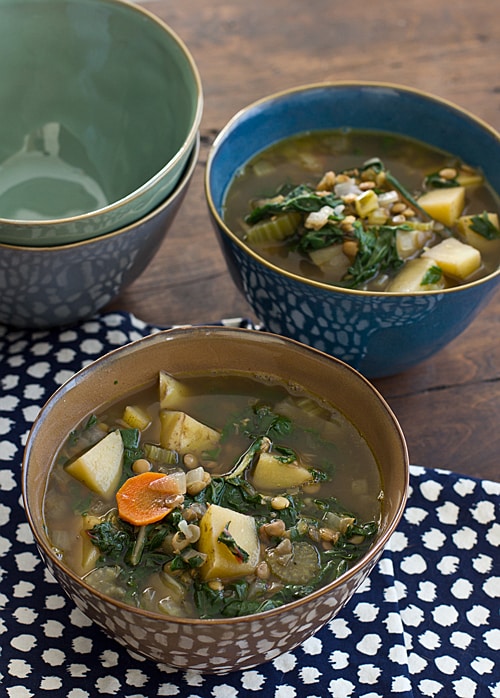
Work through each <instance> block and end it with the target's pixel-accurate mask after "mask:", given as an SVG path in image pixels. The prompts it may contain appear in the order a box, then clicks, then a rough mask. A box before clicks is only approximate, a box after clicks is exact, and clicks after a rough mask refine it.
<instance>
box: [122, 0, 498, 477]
mask: <svg viewBox="0 0 500 698" xmlns="http://www.w3.org/2000/svg"><path fill="white" fill-rule="evenodd" d="M139 4H141V5H142V6H143V7H144V8H145V9H147V10H148V11H150V12H152V13H153V14H155V15H157V16H158V17H160V18H161V19H163V20H164V21H166V22H167V23H168V24H169V25H170V26H171V27H172V29H173V30H174V31H175V32H176V33H177V34H178V35H179V36H180V37H181V38H182V39H183V41H184V42H185V43H186V45H187V46H188V48H189V50H190V51H191V53H192V55H193V58H194V60H195V62H196V63H197V65H198V68H199V70H200V74H201V79H202V84H203V89H204V100H205V106H204V115H203V120H202V127H201V137H202V147H201V152H200V158H199V163H198V166H197V169H196V172H195V176H194V178H193V181H192V183H191V186H190V189H189V191H188V194H187V196H186V199H185V202H184V204H183V206H182V208H181V210H180V212H179V214H178V216H177V218H176V220H175V222H174V225H173V227H172V229H171V231H170V232H169V234H168V236H167V238H166V240H165V242H164V244H163V246H162V247H161V249H160V251H159V253H158V254H157V256H156V257H155V259H154V260H153V261H152V262H151V264H150V265H149V267H148V268H147V269H146V271H145V272H144V273H143V275H142V276H141V277H140V278H139V279H138V280H137V281H136V282H135V283H134V284H133V285H132V286H130V287H129V288H128V289H127V290H126V291H125V292H124V293H122V295H121V296H120V297H119V298H118V299H116V300H115V301H114V302H113V304H112V305H111V306H110V307H112V308H115V309H117V308H119V309H123V310H127V311H129V312H132V313H134V314H135V315H137V317H139V318H141V319H142V320H145V321H147V322H151V323H153V324H155V325H158V326H167V325H171V324H182V323H197V322H198V323H199V322H211V321H216V320H219V319H220V318H223V317H225V318H227V317H240V316H243V317H249V318H252V319H255V318H254V317H253V315H252V313H251V311H250V309H249V307H248V305H247V304H246V301H245V300H244V298H243V297H242V296H241V295H240V294H239V292H238V291H237V290H236V288H235V286H234V284H233V282H232V281H231V279H230V277H229V274H228V272H227V269H226V265H225V262H224V259H223V257H222V254H221V252H220V249H219V247H218V243H217V241H216V238H215V235H214V232H213V230H212V228H211V224H210V220H209V217H208V211H207V206H206V202H205V196H204V189H203V175H204V167H205V163H206V157H207V153H208V150H209V148H210V145H211V143H212V141H213V139H214V137H215V135H216V134H217V133H218V131H219V130H220V129H221V128H222V127H223V126H224V124H225V123H226V122H227V121H228V120H229V119H230V118H231V117H232V116H233V115H234V114H235V113H236V112H237V111H238V110H239V109H241V108H242V107H244V106H245V105H247V104H248V103H250V102H252V101H254V100H256V99H259V98H261V97H264V96H266V95H268V94H271V93H273V92H277V91H280V90H282V89H287V88H290V87H296V86H299V85H302V84H306V83H311V82H323V81H328V80H380V81H384V82H393V83H399V84H402V85H407V86H410V87H415V88H418V89H422V90H425V91H427V92H432V93H434V94H435V95H437V96H439V97H441V98H444V99H448V100H450V101H452V102H454V103H456V104H458V105H459V106H461V107H463V108H465V109H467V110H468V111H470V112H472V113H473V114H475V115H476V116H477V117H479V118H481V119H483V120H484V121H486V122H488V123H489V124H490V125H491V126H493V127H494V128H496V129H497V130H498V129H500V72H499V70H498V65H499V61H500V7H499V5H498V2H497V0H475V2H474V3H472V4H471V3H470V1H469V0H467V1H466V0H454V2H453V3H448V2H447V3H445V2H440V0H405V2H401V1H400V0H378V1H377V2H364V3H358V2H339V0H312V1H311V2H310V3H304V2H303V0H253V2H243V1H242V0H231V1H218V0H214V1H213V2H210V3H208V2H206V1H205V0H185V2H182V3H179V2H173V0H147V1H145V2H141V3H139ZM499 166H500V164H499ZM499 345H500V289H499V290H498V291H497V293H496V295H495V296H494V298H493V300H492V301H491V302H490V303H489V305H488V306H486V308H484V309H483V310H482V312H481V313H480V314H479V315H478V317H477V318H476V319H475V320H474V322H473V323H472V325H471V326H470V327H469V328H468V329H467V330H466V331H465V332H463V333H462V334H461V335H460V336H459V337H458V338H456V339H455V340H454V341H453V342H452V343H451V344H449V345H448V346H447V347H446V348H444V349H443V350H442V351H441V352H440V353H439V354H437V355H436V356H435V357H434V358H432V359H429V360H427V361H426V362H425V363H423V364H421V365H420V366H417V367H416V368H414V369H412V370H410V371H407V372H406V373H404V374H401V375H399V376H394V377H391V378H385V379H381V380H377V381H374V383H375V385H376V387H377V388H378V389H379V390H380V392H381V393H382V395H383V396H384V397H385V398H386V399H387V401H388V403H389V404H390V405H391V407H392V408H393V410H394V412H395V414H396V416H397V417H398V419H399V421H400V423H401V426H402V428H403V430H404V432H405V435H406V438H407V441H408V446H409V451H410V458H411V461H412V462H413V463H417V464H420V465H423V466H426V467H429V468H444V469H449V470H452V471H455V472H459V473H464V474H469V475H473V476H477V477H481V478H489V479H493V480H499V479H500V467H499V466H500V347H499Z"/></svg>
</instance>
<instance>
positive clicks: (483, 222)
mask: <svg viewBox="0 0 500 698" xmlns="http://www.w3.org/2000/svg"><path fill="white" fill-rule="evenodd" d="M470 227H471V230H473V231H474V232H475V233H478V234H479V235H482V236H483V237H484V238H486V239H487V240H496V239H497V238H500V230H499V229H498V228H497V227H496V226H495V225H493V223H492V222H491V221H490V219H489V216H488V213H487V212H486V211H483V213H482V214H481V215H478V216H473V217H472V219H471V225H470Z"/></svg>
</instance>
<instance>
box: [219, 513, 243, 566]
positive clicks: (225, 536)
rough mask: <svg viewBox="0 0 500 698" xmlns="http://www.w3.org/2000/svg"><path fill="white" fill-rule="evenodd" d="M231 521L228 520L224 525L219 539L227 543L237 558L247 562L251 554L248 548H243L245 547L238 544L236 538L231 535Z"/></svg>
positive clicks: (224, 543) (227, 546)
mask: <svg viewBox="0 0 500 698" xmlns="http://www.w3.org/2000/svg"><path fill="white" fill-rule="evenodd" d="M230 523H231V522H230V521H228V522H227V524H226V525H225V526H224V528H223V529H222V531H221V532H220V534H219V537H218V538H217V541H218V542H219V543H222V544H223V545H225V546H226V548H227V549H228V550H229V552H230V553H231V555H234V557H235V558H236V559H237V560H239V561H240V562H247V560H248V557H249V555H248V553H247V551H246V550H243V548H242V547H241V546H240V545H238V543H237V542H236V541H235V540H234V537H233V536H232V535H231V532H230V531H229V525H230Z"/></svg>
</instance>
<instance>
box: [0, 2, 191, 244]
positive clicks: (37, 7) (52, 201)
mask: <svg viewBox="0 0 500 698" xmlns="http://www.w3.org/2000/svg"><path fill="white" fill-rule="evenodd" d="M0 16H1V21H0V66H1V68H0V71H1V75H2V79H1V80H0V110H1V112H2V129H1V130H0V217H1V218H3V219H8V220H11V221H12V220H14V221H16V220H28V221H31V220H42V221H43V220H51V219H57V218H67V217H71V216H76V215H80V214H82V213H85V212H89V211H95V210H100V209H102V208H105V207H107V206H109V205H111V204H113V203H114V202H117V201H119V200H121V199H123V198H124V197H127V196H128V195H130V194H131V193H133V192H134V191H136V190H137V189H139V188H140V187H142V186H143V185H144V184H145V183H146V182H148V180H150V179H151V178H152V177H154V176H155V175H156V174H157V173H158V172H160V171H161V170H162V168H165V166H166V165H167V163H169V162H171V161H172V159H174V158H175V157H176V156H178V153H179V150H181V149H182V148H183V147H184V144H185V142H186V141H187V140H190V139H191V138H190V136H191V134H194V133H195V132H196V130H197V128H196V125H195V126H194V128H193V125H194V122H195V121H196V118H197V116H198V115H199V109H200V104H199V100H200V86H199V80H198V74H197V71H196V68H195V66H194V64H193V62H192V60H191V58H190V56H189V54H188V53H187V51H186V49H185V47H184V46H183V44H182V43H181V42H180V41H179V39H178V38H177V37H176V36H175V34H173V32H171V30H170V29H169V28H167V27H166V26H165V25H164V24H162V23H161V22H160V21H158V20H156V18H154V17H153V16H152V15H150V14H148V13H146V12H145V11H143V10H142V9H141V8H138V7H134V6H133V5H131V4H130V5H129V4H125V3H122V2H120V1H119V0H46V1H45V2H43V3H41V2H38V1H37V0H1V1H0ZM193 137H194V135H193ZM191 140H192V139H191ZM190 145H192V143H190ZM179 174H180V172H179ZM3 240H4V241H8V240H5V238H4V237H3ZM46 242H47V241H46ZM49 244H50V243H49Z"/></svg>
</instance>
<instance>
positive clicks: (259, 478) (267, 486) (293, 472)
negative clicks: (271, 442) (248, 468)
mask: <svg viewBox="0 0 500 698" xmlns="http://www.w3.org/2000/svg"><path fill="white" fill-rule="evenodd" d="M311 480H312V476H311V473H310V472H309V470H307V469H306V468H304V467H302V466H301V465H297V464H295V463H282V462H281V461H280V460H278V459H277V458H276V457H275V456H274V455H273V454H272V453H261V454H260V456H259V460H258V461H257V463H256V464H255V468H254V471H253V474H252V484H253V486H254V487H255V488H256V489H257V490H259V491H266V490H286V489H287V488H289V487H300V485H303V484H304V483H306V482H310V481H311Z"/></svg>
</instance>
